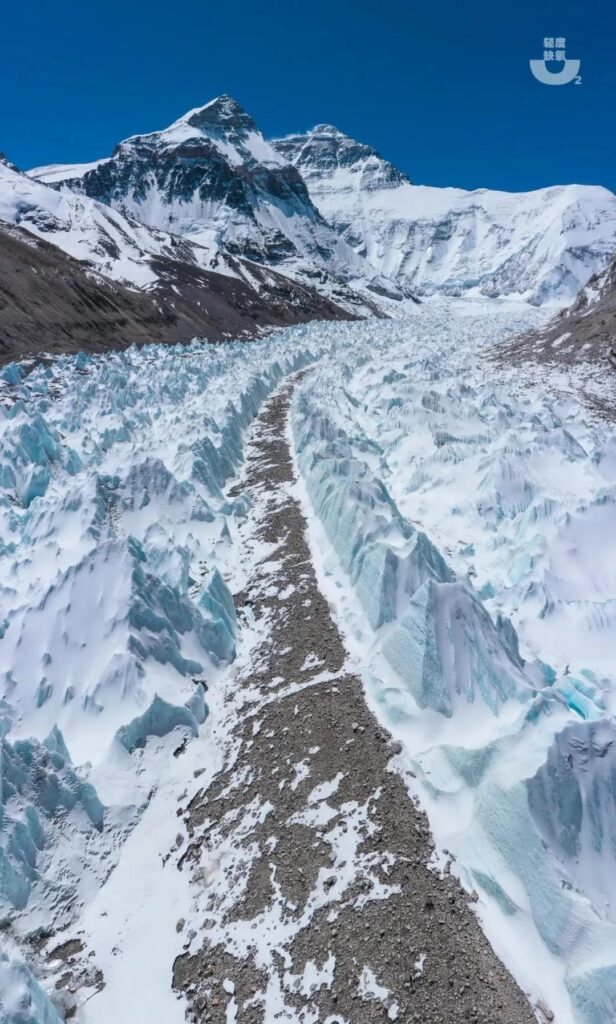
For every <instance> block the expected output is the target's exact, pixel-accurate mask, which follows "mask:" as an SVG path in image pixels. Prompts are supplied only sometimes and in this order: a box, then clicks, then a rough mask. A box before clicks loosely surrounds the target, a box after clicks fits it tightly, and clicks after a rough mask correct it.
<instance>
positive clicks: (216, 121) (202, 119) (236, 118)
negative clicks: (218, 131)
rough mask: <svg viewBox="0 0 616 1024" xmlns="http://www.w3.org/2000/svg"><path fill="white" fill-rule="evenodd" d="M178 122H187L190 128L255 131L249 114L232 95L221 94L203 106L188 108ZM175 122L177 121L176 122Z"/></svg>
mask: <svg viewBox="0 0 616 1024" xmlns="http://www.w3.org/2000/svg"><path fill="white" fill-rule="evenodd" d="M180 122H182V123H184V124H189V125H190V126H191V128H199V129H200V130H205V131H209V130H211V129H212V128H222V129H224V130H227V129H230V128H231V129H235V130H236V131H237V130H238V129H240V130H243V131H249V132H256V131H257V130H258V129H257V126H256V124H255V122H254V121H253V119H252V117H251V116H250V114H248V113H247V112H246V111H245V110H244V108H243V107H242V106H241V105H240V104H239V103H238V102H237V100H234V99H233V97H232V96H227V95H226V94H223V95H222V96H217V97H216V98H215V99H213V100H210V102H209V103H206V104H205V106H203V107H196V108H195V109H194V110H189V111H188V113H186V114H184V116H183V117H181V118H180ZM176 123H177V122H176Z"/></svg>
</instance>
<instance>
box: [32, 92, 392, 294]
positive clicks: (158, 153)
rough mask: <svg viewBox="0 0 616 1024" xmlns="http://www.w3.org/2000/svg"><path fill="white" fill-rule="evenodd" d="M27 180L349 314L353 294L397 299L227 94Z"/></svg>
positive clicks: (41, 170)
mask: <svg viewBox="0 0 616 1024" xmlns="http://www.w3.org/2000/svg"><path fill="white" fill-rule="evenodd" d="M30 174H31V176H32V177H33V178H34V179H36V180H38V181H40V182H45V183H47V184H50V185H53V186H54V187H55V188H60V189H62V193H65V192H66V191H67V190H70V191H72V192H75V193H77V194H81V195H83V196H89V197H90V198H92V199H95V200H97V201H98V202H100V203H103V204H105V205H106V206H108V207H111V208H112V209H114V210H116V211H118V212H119V213H121V214H122V215H124V216H125V217H128V218H135V219H137V220H139V221H141V222H142V223H144V224H146V225H148V226H149V227H150V228H153V229H159V230H162V231H165V232H173V233H174V234H175V235H180V236H182V237H184V238H187V239H189V240H190V241H192V242H196V243H197V244H198V245H200V246H203V247H204V248H205V249H206V250H207V251H208V252H209V253H216V252H219V251H221V250H222V251H224V252H225V253H227V254H230V255H231V256H235V257H241V258H244V259H248V260H251V261H253V262H256V263H260V264H262V265H266V266H269V267H273V268H276V269H278V270H279V271H280V272H281V273H284V274H285V275H287V276H289V277H291V278H293V279H294V280H297V281H301V282H302V283H304V284H308V285H311V286H313V287H317V288H318V289H319V291H320V292H321V293H322V294H325V295H327V296H328V297H329V298H331V299H333V300H334V301H336V302H338V303H342V304H344V305H345V306H346V307H347V308H349V307H358V308H359V307H361V306H362V302H361V300H360V299H358V297H357V296H356V295H353V294H352V291H354V290H359V291H363V292H364V293H366V292H367V293H368V296H370V293H371V292H376V293H377V294H385V295H390V296H391V297H393V298H400V297H401V296H400V293H399V290H398V289H397V288H396V286H394V285H393V284H391V283H390V282H387V281H386V280H384V279H381V278H380V277H379V275H378V274H377V273H376V272H375V271H374V270H373V268H371V267H370V266H369V265H368V264H367V263H366V261H365V260H364V259H363V258H362V257H361V256H360V255H358V254H357V253H356V252H355V251H354V250H353V248H352V247H351V246H349V245H348V244H347V243H346V241H345V240H344V239H343V238H341V237H340V235H339V233H337V232H336V231H334V230H333V229H332V228H331V226H330V225H329V224H328V223H327V222H326V221H325V220H324V218H323V217H322V216H321V214H320V213H319V211H318V210H317V209H316V207H315V206H314V204H313V202H312V200H311V198H310V196H309V194H308V191H307V189H306V185H305V183H304V181H303V179H302V177H301V175H300V173H299V172H298V170H297V169H296V168H295V167H293V166H292V165H291V164H289V163H288V162H287V161H286V159H285V158H284V157H283V156H282V155H280V154H279V153H278V152H277V151H276V150H275V149H274V148H273V147H272V146H271V145H270V144H269V143H268V142H266V141H265V139H264V138H263V135H262V134H261V132H260V131H259V129H258V128H257V126H256V124H255V122H254V121H253V119H252V118H251V117H250V115H249V114H247V113H246V111H245V110H243V109H242V107H240V105H239V104H238V103H236V102H235V100H233V99H231V98H230V97H228V96H221V97H218V98H217V99H215V100H212V101H211V102H210V103H208V104H206V105H205V106H204V107H199V108H196V109H195V110H191V111H189V112H188V113H187V114H185V115H184V116H183V117H181V118H179V120H178V121H175V122H174V123H173V124H172V125H170V126H169V127H168V128H165V129H163V130H162V131H157V132H151V133H149V134H147V135H135V136H132V137H131V138H129V139H126V140H125V141H124V142H121V143H120V144H119V145H118V146H116V148H115V150H114V152H113V155H112V156H111V157H110V158H109V159H103V160H99V161H97V162H95V163H94V164H83V165H76V166H70V165H62V166H51V167H42V168H36V169H34V170H33V171H31V172H30ZM373 298H374V296H373ZM368 309H370V304H369V305H368ZM360 311H362V310H360ZM363 311H364V312H365V311H366V307H365V303H364V309H363ZM371 311H375V310H374V309H372V310H371Z"/></svg>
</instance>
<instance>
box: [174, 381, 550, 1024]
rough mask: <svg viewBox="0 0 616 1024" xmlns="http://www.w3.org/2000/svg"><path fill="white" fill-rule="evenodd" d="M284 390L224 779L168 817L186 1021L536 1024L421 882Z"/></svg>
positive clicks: (423, 843)
mask: <svg viewBox="0 0 616 1024" xmlns="http://www.w3.org/2000/svg"><path fill="white" fill-rule="evenodd" d="M294 386H296V381H294V380H291V381H287V382H285V383H284V385H283V386H282V387H281V388H280V389H279V391H278V392H277V393H276V394H275V395H274V396H273V397H272V398H271V399H270V400H269V401H268V402H267V404H266V405H265V407H264V409H263V411H262V413H261V415H260V417H259V418H258V420H257V421H256V422H255V426H254V430H253V433H252V436H251V439H250V441H249V443H248V445H247V461H246V473H245V477H244V479H243V480H242V482H241V488H242V490H243V491H245V490H247V491H248V492H249V493H250V495H251V497H252V499H253V514H252V515H251V516H250V517H249V518H248V519H247V520H246V521H245V523H244V524H243V526H242V530H243V531H244V534H243V542H244V544H245V546H246V548H247V549H252V550H253V551H260V552H262V554H263V557H260V560H257V561H256V563H255V569H254V573H253V578H252V579H251V580H250V584H249V586H247V587H246V588H245V589H244V591H243V592H242V593H241V594H238V595H237V596H236V601H237V605H238V608H239V614H240V617H241V618H242V619H243V621H244V623H245V624H246V625H247V626H248V627H249V628H250V629H253V630H256V631H257V632H258V635H259V636H260V638H261V639H260V640H259V642H258V644H257V645H256V646H255V650H254V651H253V656H252V658H251V664H250V668H249V669H242V668H239V669H238V671H237V675H236V678H235V683H236V687H237V690H236V693H235V695H234V698H233V704H234V706H233V714H234V716H235V718H234V721H235V724H234V726H233V727H232V729H231V733H230V736H231V738H230V741H229V744H228V751H227V756H226V763H225V766H224V768H223V770H222V771H221V772H220V773H219V774H218V775H217V776H216V777H215V779H214V780H213V782H212V784H211V785H210V786H209V788H207V789H202V790H200V791H199V792H198V793H197V794H196V796H195V797H194V798H193V799H192V800H191V801H190V803H189V804H188V806H186V807H181V808H179V809H178V813H179V815H180V817H182V818H183V820H184V822H185V826H186V830H187V833H188V836H187V841H186V842H185V845H184V847H183V849H184V852H183V855H182V856H181V858H180V859H179V864H178V866H179V868H180V870H182V871H184V872H189V873H190V875H191V878H192V880H193V881H194V883H195V886H196V887H197V888H199V887H200V891H202V894H203V895H202V901H203V902H202V904H201V903H200V906H201V905H202V906H203V913H202V923H201V925H200V931H199V932H198V934H196V933H195V932H194V931H193V932H192V933H189V934H187V937H186V951H185V952H184V953H183V954H182V955H180V956H179V957H178V958H177V960H176V962H175V965H174V986H175V988H176V990H177V991H178V993H183V994H185V996H186V997H187V1001H188V1005H189V1010H188V1018H189V1020H191V1021H194V1022H197V1021H198V1022H201V1021H204V1022H205V1021H208V1022H209V1021H212V1022H215V1024H219V1022H220V1024H222V1022H231V1021H237V1022H239V1024H260V1022H266V1024H274V1022H276V1021H301V1022H305V1024H312V1022H316V1021H322V1022H328V1024H343V1022H350V1024H372V1022H377V1021H383V1020H392V1021H393V1020H399V1021H413V1022H414V1021H420V1022H422V1024H467V1022H475V1024H532V1022H533V1021H535V1015H534V1014H533V1012H532V1010H531V1009H530V1006H529V1004H528V1002H527V1000H526V998H525V997H524V995H523V994H522V992H521V991H520V990H519V989H518V988H517V986H516V984H515V983H514V982H513V980H512V979H511V977H510V976H509V974H508V973H507V971H506V970H505V968H504V967H503V965H502V964H501V963H500V961H499V960H498V958H497V957H496V956H495V954H494V953H493V951H492V949H491V947H490V946H489V944H488V942H487V940H486V939H485V937H484V935H483V933H482V931H481V928H480V926H479V923H478V921H477V919H476V917H475V914H474V913H473V910H472V902H471V901H470V900H469V896H468V894H466V893H465V892H464V891H463V890H462V889H461V887H460V885H459V884H458V882H457V881H456V880H455V879H454V878H453V877H452V876H451V875H450V874H448V873H445V874H444V875H442V876H441V874H439V873H437V872H436V871H434V870H432V869H431V868H430V867H429V866H428V865H429V862H430V860H431V858H432V855H433V844H432V841H431V837H430V832H429V829H428V824H427V819H426V817H425V815H424V814H423V813H422V812H421V811H419V810H418V809H417V808H416V807H415V805H414V803H413V801H412V799H411V798H410V797H409V795H408V792H407V789H406V786H405V783H404V779H403V777H402V775H401V774H400V772H399V771H398V770H397V769H396V765H395V760H396V754H397V751H396V749H395V746H393V745H392V743H391V741H390V737H389V735H388V734H387V732H385V731H384V730H383V728H382V727H381V726H380V725H379V724H378V722H377V721H376V720H375V718H374V716H373V715H372V713H371V712H370V710H369V709H368V707H367V705H366V702H365V699H364V694H363V690H362V684H361V681H360V679H359V678H358V677H357V676H356V675H352V674H350V673H349V672H348V671H347V670H346V668H345V663H346V654H345V649H344V646H343V642H342V639H341V636H340V633H339V632H338V629H337V627H336V625H335V623H334V621H333V619H332V616H331V614H330V609H329V607H328V604H327V602H326V600H325V599H324V597H323V595H322V594H321V592H320V591H319V588H318V584H317V579H316V576H315V571H314V568H313V565H312V562H311V556H310V551H309V548H308V545H307V542H306V538H305V530H306V522H305V519H304V516H303V513H302V509H301V507H300V504H299V503H298V501H297V499H296V497H295V496H294V488H293V483H294V476H293V462H292V458H291V453H290V450H289V444H288V440H287V423H288V415H289V406H290V400H291V396H292V391H293V388H294ZM238 709H239V713H237V712H238ZM230 713H231V712H230ZM200 899H201V897H200ZM184 928H186V926H185V925H184V923H183V922H182V921H179V922H178V929H179V930H182V929H184Z"/></svg>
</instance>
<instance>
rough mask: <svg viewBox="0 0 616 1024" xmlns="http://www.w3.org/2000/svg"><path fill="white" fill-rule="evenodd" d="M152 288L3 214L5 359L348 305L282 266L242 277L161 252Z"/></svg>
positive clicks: (242, 326)
mask: <svg viewBox="0 0 616 1024" xmlns="http://www.w3.org/2000/svg"><path fill="white" fill-rule="evenodd" d="M152 267H153V269H155V270H156V271H157V273H158V281H157V285H156V289H155V291H154V293H150V292H143V291H137V290H134V289H130V288H127V287H126V286H125V285H123V284H120V283H118V282H117V281H111V280H109V279H107V278H105V277H103V276H102V275H100V274H97V273H94V272H92V271H90V270H88V269H87V268H86V267H84V265H83V264H82V263H80V262H79V261H78V260H76V259H74V258H73V257H72V256H69V255H68V254H67V253H65V252H63V251H62V250H61V249H59V248H58V247H57V246H55V245H52V244H50V243H49V242H46V241H44V240H43V239H41V238H38V237H36V236H35V235H33V234H31V233H30V232H28V231H25V230H24V229H23V228H19V227H15V226H14V225H9V224H2V222H0V363H6V362H10V361H12V360H15V359H23V358H25V357H30V356H35V355H39V354H41V353H50V354H55V353H60V352H78V351H80V350H82V351H85V352H100V351H104V350H106V349H118V348H124V347H126V346H127V345H130V344H132V343H137V344H146V343H150V342H165V343H172V342H177V341H189V340H190V339H191V338H194V337H203V338H208V339H210V340H220V339H222V338H223V337H225V336H233V337H238V336H240V335H242V334H248V335H254V333H255V330H257V329H258V328H259V327H272V326H285V325H288V324H291V323H297V322H302V321H307V320H314V319H344V318H347V317H348V314H347V313H345V312H344V311H343V310H341V309H339V308H338V307H336V306H335V305H334V304H333V303H332V302H329V300H327V299H325V298H321V297H320V296H319V295H317V294H316V293H315V292H313V291H311V290H310V289H308V288H304V287H303V286H301V285H299V284H296V283H294V282H292V281H289V280H287V279H286V278H284V277H282V276H281V275H277V274H274V273H272V272H271V271H266V270H263V269H262V268H260V267H257V268H255V269H254V271H253V273H254V274H255V279H256V280H258V279H259V276H260V277H261V278H262V279H263V280H262V283H263V287H262V289H261V290H260V291H259V290H257V289H255V288H254V287H250V286H249V285H248V284H246V283H245V282H244V281H243V280H241V278H238V277H231V276H225V275H222V274H216V273H213V272H212V271H206V270H202V269H201V268H199V267H196V266H194V264H190V263H188V264H187V263H182V262H180V261H178V260H170V259H168V258H163V257H158V258H156V259H153V261H152Z"/></svg>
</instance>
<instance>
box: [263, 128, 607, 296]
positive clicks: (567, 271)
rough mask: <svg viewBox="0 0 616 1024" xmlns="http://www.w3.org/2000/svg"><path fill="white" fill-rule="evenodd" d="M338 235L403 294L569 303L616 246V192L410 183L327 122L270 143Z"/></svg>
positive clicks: (571, 187)
mask: <svg viewBox="0 0 616 1024" xmlns="http://www.w3.org/2000/svg"><path fill="white" fill-rule="evenodd" d="M273 145H274V148H275V149H276V150H277V151H278V152H279V153H280V154H281V155H282V156H284V158H285V159H286V160H289V161H291V162H292V163H293V165H294V166H295V167H296V168H297V169H298V170H299V171H300V172H301V174H302V177H303V178H304V181H305V182H306V185H307V187H308V191H309V193H310V196H311V198H312V200H313V201H314V203H315V205H316V206H317V207H318V209H319V210H320V212H321V213H322V215H323V216H324V217H325V219H326V220H327V221H328V222H329V223H330V224H332V226H333V227H334V228H335V229H336V231H337V232H338V233H339V235H340V236H341V237H342V238H343V239H344V240H345V241H346V242H347V243H348V244H349V246H351V248H353V249H354V250H355V251H356V252H357V253H358V254H360V255H362V256H364V257H365V258H366V259H367V260H368V262H369V263H371V264H372V266H374V267H375V268H376V269H377V270H378V271H379V272H380V273H381V274H383V275H385V276H387V277H390V278H393V279H394V280H395V281H396V282H397V284H398V285H399V286H400V287H401V288H403V289H412V290H414V291H415V292H416V293H417V292H433V291H444V292H447V293H449V294H454V295H455V294H460V293H463V292H479V293H481V294H483V295H488V296H500V295H515V296H520V297H522V298H525V299H527V300H529V301H531V302H533V303H535V304H541V303H544V302H549V301H556V302H560V303H561V304H562V303H563V302H568V301H571V299H573V298H574V296H575V295H576V294H577V292H578V290H579V288H580V287H581V286H583V285H585V284H586V282H587V281H588V279H589V278H590V277H591V275H593V274H594V273H595V272H597V271H600V270H601V269H603V267H604V266H605V264H606V263H607V261H608V260H609V258H610V255H611V253H612V252H613V250H614V248H615V246H616V196H614V195H613V194H612V193H611V192H609V191H608V190H607V189H604V188H600V187H591V186H584V185H567V186H555V187H553V188H546V189H539V190H537V191H535V192H526V193H524V192H522V193H509V192H495V191H490V190H488V189H478V190H476V191H474V192H467V191H464V190H462V189H456V188H431V187H428V186H424V185H413V184H412V183H411V182H410V181H409V179H408V178H407V177H406V176H405V175H404V174H402V173H401V172H400V171H398V170H397V169H396V168H395V167H393V166H392V164H390V163H388V162H387V161H386V160H384V159H383V158H382V157H381V156H380V155H379V154H378V153H377V152H376V151H375V150H374V149H371V148H370V147H369V146H364V145H362V144H360V143H358V142H355V141H354V140H353V139H350V138H348V137H347V136H346V135H344V134H343V133H342V132H340V131H338V130H337V129H336V128H334V127H332V126H330V125H319V126H317V127H316V128H314V129H313V130H312V131H310V132H307V133H306V134H305V135H295V136H291V137H289V138H286V139H280V140H277V141H276V142H274V143H273Z"/></svg>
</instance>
